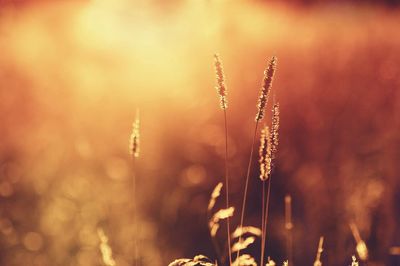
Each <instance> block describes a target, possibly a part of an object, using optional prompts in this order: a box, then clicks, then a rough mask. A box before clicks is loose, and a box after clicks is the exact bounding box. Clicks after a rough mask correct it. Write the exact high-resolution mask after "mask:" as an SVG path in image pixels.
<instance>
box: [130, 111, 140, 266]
mask: <svg viewBox="0 0 400 266" xmlns="http://www.w3.org/2000/svg"><path fill="white" fill-rule="evenodd" d="M139 130H140V119H139V111H138V110H136V118H135V121H134V122H133V125H132V133H131V136H130V142H129V153H130V155H131V162H132V193H133V194H132V200H133V218H132V219H133V231H134V238H133V245H134V247H133V248H134V265H135V266H138V265H139V263H138V261H139V246H138V233H139V232H138V224H137V221H138V219H137V195H136V194H137V182H136V173H137V169H136V168H137V162H136V161H137V159H138V158H139V154H140V132H139Z"/></svg>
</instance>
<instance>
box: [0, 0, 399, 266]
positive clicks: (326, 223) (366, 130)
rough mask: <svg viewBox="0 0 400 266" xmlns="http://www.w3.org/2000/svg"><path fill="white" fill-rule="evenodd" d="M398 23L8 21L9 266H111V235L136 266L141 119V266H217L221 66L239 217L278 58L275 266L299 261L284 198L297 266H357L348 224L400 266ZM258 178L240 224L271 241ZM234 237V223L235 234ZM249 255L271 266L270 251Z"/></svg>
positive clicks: (121, 5) (87, 13) (80, 7)
mask: <svg viewBox="0 0 400 266" xmlns="http://www.w3.org/2000/svg"><path fill="white" fill-rule="evenodd" d="M399 17H400V13H399V11H397V10H388V9H386V8H381V7H377V6H360V7H359V6H349V5H329V6H320V7H313V8H309V9H304V8H299V7H296V8H295V7H287V6H279V5H272V4H268V3H264V2H263V1H254V2H251V1H177V2H171V3H167V2H166V1H154V2H153V1H134V2H132V1H105V0H104V1H100V0H97V1H82V2H75V1H71V2H60V1H56V2H54V1H51V2H46V1H44V2H42V1H40V2H34V1H27V2H26V3H25V4H18V5H16V4H5V5H1V8H0V51H1V55H0V136H1V141H0V175H1V176H0V265H7V266H14V265H18V266H20V265H35V266H37V265H41V266H43V265H85V266H88V265H101V263H102V257H101V253H100V250H99V238H98V235H97V228H99V227H101V228H103V229H104V231H105V232H107V237H108V245H109V246H110V247H111V248H112V251H113V258H114V260H115V263H116V265H118V266H126V265H130V263H131V262H132V260H133V240H134V226H133V223H132V220H133V216H132V211H133V204H132V199H133V195H132V193H131V191H132V184H131V180H132V171H133V169H132V164H131V160H130V156H129V153H128V142H129V134H130V131H131V125H132V122H133V120H134V118H135V113H136V108H140V113H141V154H140V158H139V159H138V160H137V162H136V165H137V169H136V173H137V178H138V180H137V182H138V184H139V187H138V195H137V196H138V197H137V198H138V208H139V210H140V213H139V225H138V226H139V235H138V237H139V242H140V252H141V254H142V261H143V265H154V266H157V265H167V264H168V263H169V262H171V261H173V260H174V259H175V258H180V257H193V256H194V255H195V254H199V253H201V254H207V255H208V256H209V257H210V258H212V259H214V258H215V256H214V251H213V248H212V245H211V242H210V239H209V236H208V228H207V217H206V210H207V204H208V200H209V195H210V193H211V191H212V189H213V187H214V186H215V185H216V184H217V183H218V182H221V181H222V177H223V173H224V169H223V156H224V144H225V143H224V131H223V114H222V113H221V112H222V111H221V109H220V108H219V106H218V105H219V102H218V101H219V100H218V97H217V96H216V95H215V89H214V87H215V81H214V73H213V54H214V53H215V52H218V53H219V54H220V57H221V59H222V60H223V63H224V71H225V75H226V84H227V88H228V101H229V107H228V109H227V112H228V126H229V145H230V148H229V149H230V158H229V162H230V173H231V176H230V177H231V182H230V189H231V192H232V195H231V199H232V204H233V205H234V206H235V207H236V208H238V207H239V206H240V200H241V197H242V190H243V182H244V180H243V178H244V175H245V168H246V162H247V158H248V156H249V148H250V145H251V143H250V141H251V137H252V136H251V134H252V132H251V131H252V129H253V127H254V116H255V114H256V101H257V97H258V94H259V88H260V85H261V79H262V76H263V71H264V68H265V67H266V64H267V60H268V58H270V57H271V56H272V55H276V56H277V58H278V60H279V61H278V62H279V63H278V65H277V72H276V76H275V80H274V85H273V88H274V90H275V92H276V97H277V99H279V102H280V118H281V120H280V122H281V123H280V143H279V150H278V152H277V158H276V165H275V170H274V173H273V180H272V195H271V208H270V216H269V217H270V218H269V221H270V223H269V229H270V230H269V232H270V235H269V236H268V243H267V255H269V256H271V257H272V258H273V259H274V260H275V261H277V262H282V261H283V260H284V259H285V258H286V252H285V229H284V211H283V209H284V207H283V206H284V202H283V198H284V195H285V194H286V193H290V194H291V195H292V208H293V217H292V218H293V220H292V222H293V226H294V227H293V229H292V232H293V241H294V260H295V262H296V263H297V264H298V265H306V264H307V265H311V264H312V263H313V261H314V259H315V247H316V245H317V243H318V239H319V236H320V235H324V237H325V238H324V253H323V254H322V257H321V261H322V263H323V265H348V264H350V262H349V258H350V257H351V255H352V254H355V252H356V250H355V248H356V243H355V241H354V239H353V237H352V234H351V232H350V229H349V226H348V224H349V222H354V223H355V224H357V226H358V228H359V230H360V234H361V236H362V238H363V240H364V241H365V243H366V245H367V246H368V251H369V254H368V255H369V258H370V260H371V261H372V262H377V263H381V264H382V263H386V264H387V265H388V264H389V263H394V261H395V260H396V258H398V257H396V256H394V255H393V256H390V255H389V249H390V247H392V246H399V245H400V242H399V241H400V231H399V227H398V224H399V220H400V216H399V215H400V209H399V206H398V204H397V205H396V203H398V202H399V200H400V192H399V191H400V182H399V179H398V174H399V173H400V166H399V163H398V161H399V158H400V154H399V153H400V152H399V151H400V137H399V136H400V135H399V130H400V93H399V88H400V65H399V62H400V35H399V34H398V29H399V28H400V19H399ZM266 121H267V122H269V118H268V117H267V119H266ZM255 161H257V160H255ZM252 169H253V172H252V175H251V177H252V178H251V182H250V193H249V195H250V197H249V205H248V206H249V207H248V213H247V214H246V224H245V225H246V226H247V225H252V226H257V227H260V224H259V223H260V219H259V217H260V213H259V210H260V206H259V205H260V203H261V199H260V189H261V186H260V181H259V179H258V176H259V172H258V169H259V168H258V166H257V165H256V163H255V164H254V166H253V168H252ZM221 198H222V197H221ZM221 208H223V204H222V202H217V203H216V206H215V209H216V210H218V209H221ZM237 213H239V212H237ZM237 224H238V217H237V215H236V216H235V217H233V219H232V228H236V226H237ZM221 226H224V224H222V225H221ZM223 232H225V230H219V232H218V234H217V236H218V238H219V239H221V241H223V239H224V237H226V236H225V235H224V234H223ZM251 247H254V250H253V251H252V250H251V248H250V252H253V253H254V254H251V255H253V256H254V257H255V258H258V257H257V256H258V255H257V254H258V252H257V249H258V247H259V243H258V242H257V241H256V242H255V243H254V244H252V245H251ZM256 255H257V256H256ZM212 261H214V260H212ZM397 261H398V260H397ZM278 264H281V263H278ZM360 264H361V263H360ZM378 265H379V264H378Z"/></svg>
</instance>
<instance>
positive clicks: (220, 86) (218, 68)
mask: <svg viewBox="0 0 400 266" xmlns="http://www.w3.org/2000/svg"><path fill="white" fill-rule="evenodd" d="M214 59H215V60H214V66H215V72H216V77H217V87H216V89H217V92H218V94H219V96H220V106H221V108H222V110H223V112H224V128H225V162H224V164H225V205H226V209H228V208H229V167H228V119H227V114H226V113H227V112H226V109H227V107H228V104H227V98H226V95H227V89H226V85H225V77H224V72H223V68H222V63H221V60H220V59H219V57H218V55H217V54H215V55H214ZM226 231H227V239H228V256H229V265H232V251H231V233H230V232H231V229H230V219H229V217H228V218H227V219H226Z"/></svg>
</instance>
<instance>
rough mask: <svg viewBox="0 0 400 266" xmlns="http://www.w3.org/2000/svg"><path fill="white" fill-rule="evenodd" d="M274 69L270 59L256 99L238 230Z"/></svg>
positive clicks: (244, 206)
mask: <svg viewBox="0 0 400 266" xmlns="http://www.w3.org/2000/svg"><path fill="white" fill-rule="evenodd" d="M275 68H276V57H275V56H274V57H272V58H271V60H270V61H269V64H268V67H267V69H266V70H265V71H264V79H263V84H262V87H261V93H260V97H259V99H258V106H257V107H258V112H257V115H256V119H255V120H256V124H255V127H254V133H253V140H252V144H251V150H250V157H249V164H248V166H247V173H246V181H245V187H244V192H243V201H242V210H241V214H240V228H242V227H243V222H244V214H245V210H246V201H247V192H248V188H249V178H250V170H251V165H252V163H253V153H254V145H255V142H256V136H257V129H258V125H259V123H260V121H261V120H262V119H263V118H264V114H265V107H266V106H267V103H268V97H269V94H270V90H271V87H272V79H273V77H274V74H275ZM241 241H242V236H240V237H239V242H241ZM239 256H240V250H238V251H237V258H238V257H239Z"/></svg>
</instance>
